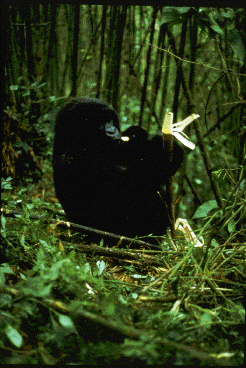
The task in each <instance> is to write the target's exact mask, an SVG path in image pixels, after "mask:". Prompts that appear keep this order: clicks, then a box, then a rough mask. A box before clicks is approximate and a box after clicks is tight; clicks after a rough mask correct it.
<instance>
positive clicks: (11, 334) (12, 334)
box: [5, 325, 22, 348]
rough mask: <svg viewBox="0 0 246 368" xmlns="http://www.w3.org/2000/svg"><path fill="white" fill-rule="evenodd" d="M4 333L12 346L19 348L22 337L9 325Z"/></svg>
mask: <svg viewBox="0 0 246 368" xmlns="http://www.w3.org/2000/svg"><path fill="white" fill-rule="evenodd" d="M5 333H6V335H7V336H8V338H9V340H10V341H11V342H12V344H13V345H14V346H16V347H17V348H20V347H21V345H22V336H21V335H20V334H19V332H18V331H17V330H16V329H15V328H14V327H12V326H11V325H8V326H7V327H6V328H5Z"/></svg>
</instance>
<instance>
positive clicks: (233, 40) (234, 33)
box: [228, 29, 245, 61]
mask: <svg viewBox="0 0 246 368" xmlns="http://www.w3.org/2000/svg"><path fill="white" fill-rule="evenodd" d="M228 41H229V43H230V45H231V48H232V50H233V51H234V52H235V54H236V55H237V57H238V59H239V60H240V61H243V60H244V58H245V47H244V44H243V41H242V37H241V35H240V32H239V31H238V30H237V29H231V30H229V32H228Z"/></svg>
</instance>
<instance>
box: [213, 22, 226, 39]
mask: <svg viewBox="0 0 246 368" xmlns="http://www.w3.org/2000/svg"><path fill="white" fill-rule="evenodd" d="M210 28H211V29H212V30H213V31H214V32H216V33H218V34H219V35H220V36H223V35H224V32H223V30H222V29H221V28H220V26H219V25H218V24H217V23H216V22H215V21H214V20H213V21H212V24H211V25H210Z"/></svg>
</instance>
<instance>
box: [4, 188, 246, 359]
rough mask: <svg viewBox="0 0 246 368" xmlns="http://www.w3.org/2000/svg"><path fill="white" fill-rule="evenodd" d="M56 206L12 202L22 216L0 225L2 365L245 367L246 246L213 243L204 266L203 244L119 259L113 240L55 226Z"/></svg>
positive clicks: (22, 195)
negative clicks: (93, 239) (109, 243)
mask: <svg viewBox="0 0 246 368" xmlns="http://www.w3.org/2000/svg"><path fill="white" fill-rule="evenodd" d="M5 185H6V187H8V185H9V183H8V182H5ZM9 188H10V189H11V185H9ZM5 189H6V188H5ZM7 193H8V191H7ZM40 193H41V191H40ZM17 198H18V199H17ZM30 198H31V199H30ZM52 198H53V197H52V193H48V194H47V197H45V196H42V195H40V196H36V197H32V195H31V194H30V192H28V190H27V188H26V189H25V188H24V189H23V190H22V191H20V190H19V189H18V190H16V191H11V190H10V191H9V194H8V195H7V198H5V200H7V203H8V209H9V210H11V209H12V210H14V209H15V210H16V209H18V210H19V211H20V214H19V215H18V214H15V216H13V217H9V216H8V215H7V214H6V213H5V214H2V217H1V224H2V228H1V230H2V231H1V240H2V241H1V248H0V250H1V260H2V261H1V265H0V291H1V293H0V331H1V332H0V360H1V363H2V364H58V363H59V364H60V363H65V364H68V363H74V364H104V363H114V364H128V363H136V364H169V365H171V364H175V365H176V364H178V365H186V364H197V365H204V364H211V365H230V366H231V365H240V364H242V362H243V351H244V335H245V269H246V261H245V248H246V245H245V243H243V242H242V241H241V240H238V241H236V240H235V241H234V242H233V243H230V242H226V243H223V242H222V243H221V244H219V243H218V242H217V241H216V242H214V243H212V245H211V247H210V249H209V253H208V255H207V261H206V266H205V267H203V266H202V261H203V257H204V254H205V249H206V239H205V243H204V246H203V247H201V248H200V249H199V250H197V249H196V248H194V247H193V246H192V245H191V244H189V243H188V242H187V241H186V240H184V239H183V238H182V237H178V238H177V239H176V240H175V245H176V248H177V249H176V250H174V249H173V247H172V244H171V242H170V240H169V238H168V237H163V239H161V240H160V247H159V249H151V247H150V246H146V247H144V248H143V247H141V248H139V249H138V248H136V245H135V247H134V248H133V246H132V245H131V244H129V245H128V246H127V247H124V249H122V248H121V249H119V253H118V254H116V253H115V254H114V256H113V257H112V255H111V254H110V253H111V252H112V250H113V249H114V248H108V247H107V240H105V239H104V240H103V241H101V242H99V243H98V244H95V243H93V242H91V240H90V238H89V237H88V236H86V235H84V234H82V233H80V232H79V231H73V230H71V229H69V228H68V229H62V228H60V227H59V224H57V223H54V221H52V218H53V219H56V218H57V211H58V209H59V208H60V207H59V205H58V204H57V203H56V202H55V201H52ZM5 207H6V206H5ZM30 214H37V215H39V217H37V219H35V218H30V217H29V215H30ZM60 219H63V218H62V217H61V216H60ZM150 243H151V241H150ZM78 245H79V246H78ZM96 245H97V246H98V247H96ZM83 246H84V248H83ZM86 246H90V247H88V248H86ZM100 249H103V250H104V251H105V252H106V253H105V254H104V255H103V256H102V255H101V254H100ZM110 249H111V250H110ZM129 255H132V257H133V258H132V259H130V258H129V257H128V256H129ZM134 257H135V258H134Z"/></svg>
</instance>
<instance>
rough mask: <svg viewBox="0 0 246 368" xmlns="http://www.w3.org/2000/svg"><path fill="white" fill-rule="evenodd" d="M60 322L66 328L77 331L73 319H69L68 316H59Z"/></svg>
mask: <svg viewBox="0 0 246 368" xmlns="http://www.w3.org/2000/svg"><path fill="white" fill-rule="evenodd" d="M59 322H60V324H61V325H62V326H63V327H65V328H69V329H73V330H74V329H75V327H74V324H73V321H72V320H71V318H70V317H68V316H64V314H59Z"/></svg>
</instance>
